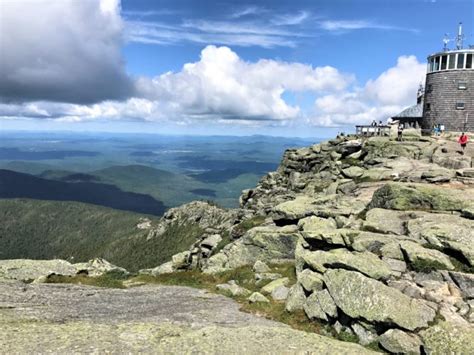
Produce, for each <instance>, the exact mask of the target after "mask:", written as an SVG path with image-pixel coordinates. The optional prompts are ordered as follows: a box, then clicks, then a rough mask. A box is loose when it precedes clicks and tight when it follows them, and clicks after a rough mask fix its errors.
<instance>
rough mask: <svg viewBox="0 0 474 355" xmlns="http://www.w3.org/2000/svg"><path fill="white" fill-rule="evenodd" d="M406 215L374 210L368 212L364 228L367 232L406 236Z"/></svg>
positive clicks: (378, 209) (397, 212)
mask: <svg viewBox="0 0 474 355" xmlns="http://www.w3.org/2000/svg"><path fill="white" fill-rule="evenodd" d="M407 219H408V218H407V216H406V213H404V212H399V211H393V210H386V209H383V208H373V209H371V210H370V211H368V212H367V214H366V217H365V222H364V224H363V228H364V230H366V231H370V232H375V233H383V234H397V235H403V234H405V221H406V220H407Z"/></svg>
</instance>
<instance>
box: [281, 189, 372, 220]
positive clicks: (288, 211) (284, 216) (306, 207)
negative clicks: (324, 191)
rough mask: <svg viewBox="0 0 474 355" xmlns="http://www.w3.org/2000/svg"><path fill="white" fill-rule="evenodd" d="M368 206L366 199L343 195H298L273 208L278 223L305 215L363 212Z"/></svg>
mask: <svg viewBox="0 0 474 355" xmlns="http://www.w3.org/2000/svg"><path fill="white" fill-rule="evenodd" d="M365 206H366V203H365V202H364V201H361V200H359V199H356V198H353V197H348V196H343V195H334V194H333V195H327V196H322V197H317V198H314V197H309V196H306V195H301V196H297V197H296V198H295V199H294V200H292V201H287V202H283V203H280V204H279V205H277V206H275V207H274V208H273V210H272V216H273V219H274V220H275V222H276V223H279V221H298V220H300V219H302V218H304V217H309V216H319V217H324V218H328V217H337V216H345V217H348V216H350V215H354V214H359V213H361V212H362V211H363V210H364V208H365Z"/></svg>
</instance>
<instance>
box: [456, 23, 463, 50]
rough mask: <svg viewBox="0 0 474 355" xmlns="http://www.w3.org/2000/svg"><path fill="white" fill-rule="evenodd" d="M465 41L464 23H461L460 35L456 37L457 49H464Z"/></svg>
mask: <svg viewBox="0 0 474 355" xmlns="http://www.w3.org/2000/svg"><path fill="white" fill-rule="evenodd" d="M463 41H464V33H462V22H459V30H458V35H457V36H456V48H457V49H462V47H463Z"/></svg>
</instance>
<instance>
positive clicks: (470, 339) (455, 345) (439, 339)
mask: <svg viewBox="0 0 474 355" xmlns="http://www.w3.org/2000/svg"><path fill="white" fill-rule="evenodd" d="M420 335H421V338H422V339H423V342H424V347H425V351H426V353H427V354H430V355H431V354H439V355H444V354H472V353H473V349H474V326H472V325H467V326H461V325H457V324H452V323H448V322H440V323H438V324H436V325H435V326H433V327H430V328H428V329H426V330H424V331H422V332H420Z"/></svg>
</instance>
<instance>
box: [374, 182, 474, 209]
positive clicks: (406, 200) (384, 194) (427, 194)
mask: <svg viewBox="0 0 474 355" xmlns="http://www.w3.org/2000/svg"><path fill="white" fill-rule="evenodd" d="M473 198H474V191H473V190H464V189H454V188H447V187H441V186H438V185H431V184H403V183H388V184H386V185H385V186H383V187H381V188H380V189H378V190H377V191H375V193H374V195H373V197H372V201H371V203H370V204H369V208H376V207H379V208H385V209H392V210H401V211H408V210H436V211H462V210H463V208H467V207H469V206H472V204H473V201H474V200H473Z"/></svg>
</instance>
